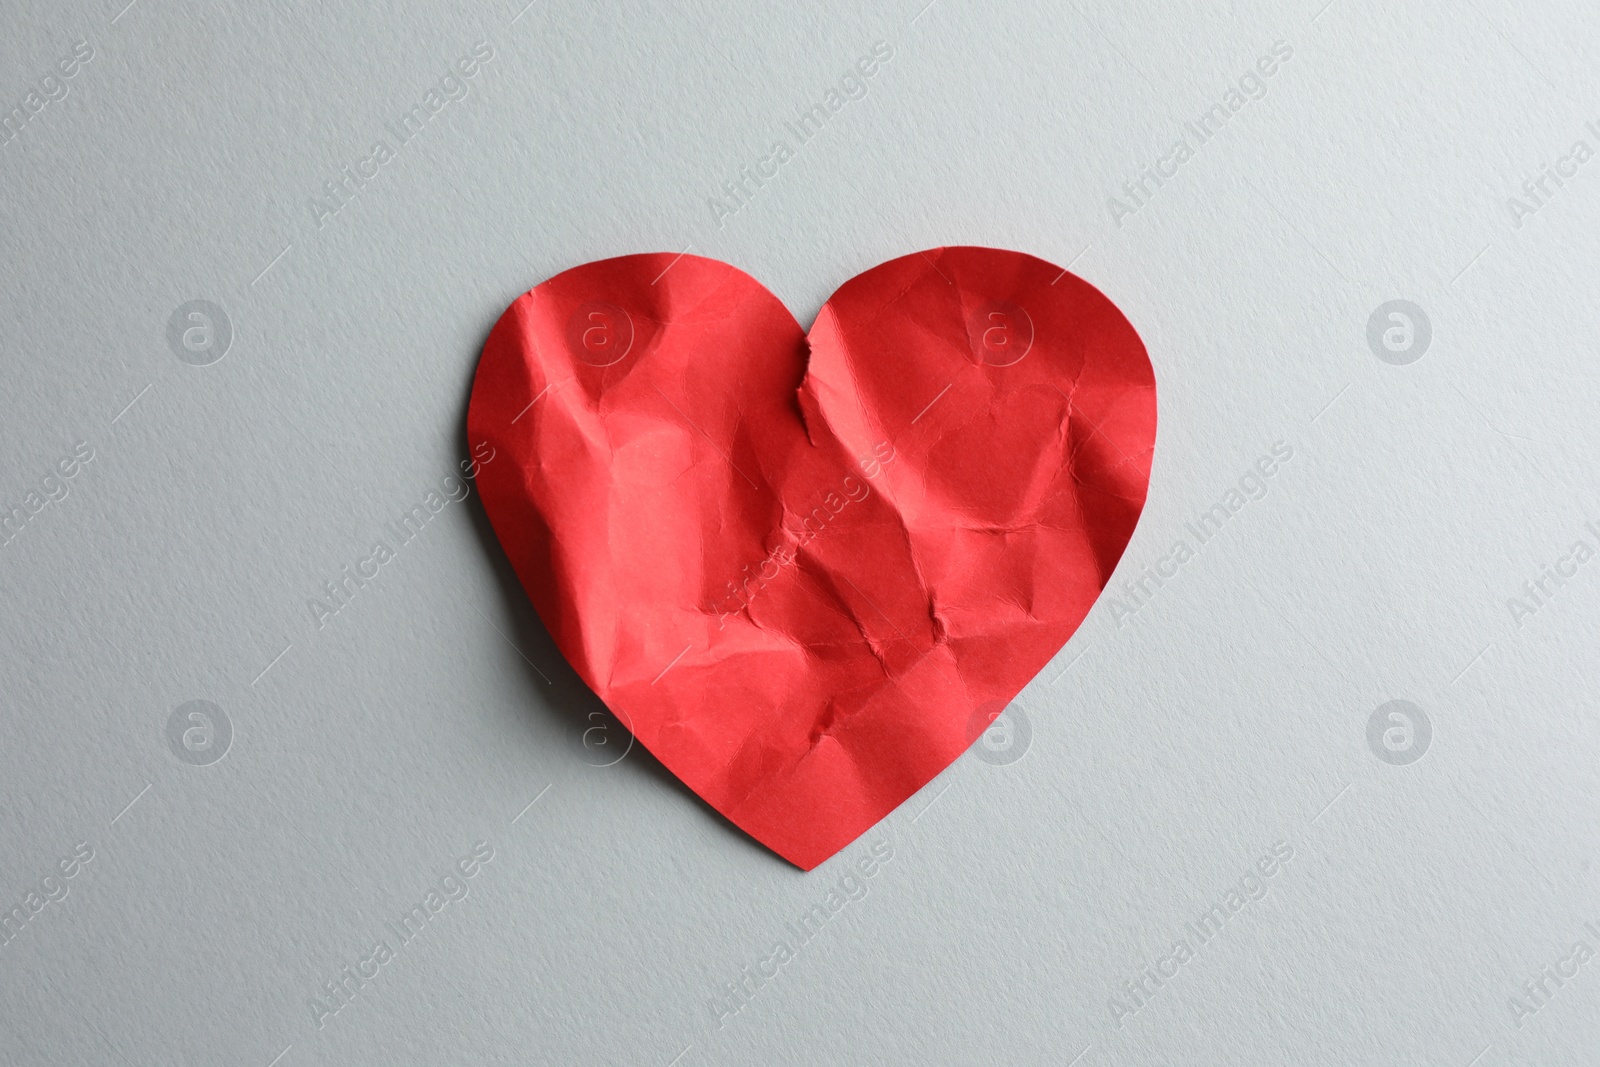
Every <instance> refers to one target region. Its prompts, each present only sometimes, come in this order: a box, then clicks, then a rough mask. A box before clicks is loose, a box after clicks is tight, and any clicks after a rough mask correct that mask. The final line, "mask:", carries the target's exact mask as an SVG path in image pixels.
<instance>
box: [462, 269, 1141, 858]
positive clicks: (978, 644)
mask: <svg viewBox="0 0 1600 1067" xmlns="http://www.w3.org/2000/svg"><path fill="white" fill-rule="evenodd" d="M467 430H468V435H469V438H470V440H471V442H472V443H473V444H477V443H479V442H483V441H487V442H489V443H490V444H492V445H493V447H494V449H495V452H496V456H497V457H504V458H497V459H496V462H495V463H493V464H491V465H486V466H485V467H484V468H483V471H482V472H481V474H480V475H479V479H478V486H479V489H480V491H481V493H482V495H483V501H484V506H485V508H486V509H487V511H488V514H489V518H490V520H491V521H492V523H493V525H494V529H495V532H496V534H497V535H498V536H499V539H500V543H501V544H502V545H503V546H504V547H505V550H506V553H507V555H508V556H509V557H510V559H511V562H512V564H513V565H514V567H515V568H516V571H517V574H518V576H519V577H520V578H521V580H522V584H523V586H524V588H526V590H527V591H528V595H529V596H530V597H531V598H532V600H533V603H534V605H535V607H536V608H537V609H538V612H539V615H540V617H541V618H542V619H543V620H544V623H545V625H546V626H547V627H548V628H549V630H550V633H551V635H552V637H553V638H554V639H555V642H556V645H557V646H558V647H559V648H560V649H561V651H562V653H563V654H564V655H565V656H566V657H567V659H568V661H569V662H570V663H571V664H572V666H573V668H574V669H575V670H576V671H577V672H578V674H579V675H580V676H581V677H582V678H583V680H584V681H585V682H587V683H588V684H589V686H590V687H591V688H593V689H594V691H595V692H596V693H597V694H599V696H600V698H601V699H602V700H604V701H605V702H606V704H607V705H608V706H610V707H611V708H612V710H613V711H615V712H616V713H617V715H618V717H619V718H620V719H621V720H622V721H623V722H624V723H625V724H627V725H628V726H629V728H630V729H632V730H633V732H634V734H635V736H636V737H637V739H638V740H639V742H640V743H642V744H643V745H645V746H646V747H647V748H649V750H650V751H651V752H652V753H654V754H655V756H656V757H657V758H658V759H660V761H661V762H662V763H663V764H665V765H666V766H667V767H668V768H669V769H670V770H671V771H672V772H673V773H674V774H676V775H677V776H678V777H679V778H680V779H682V780H683V781H684V782H685V783H686V784H687V785H688V786H689V787H690V788H692V789H693V790H694V791H695V792H696V793H698V794H699V795H700V796H702V797H704V798H705V800H706V801H707V802H708V803H710V804H711V805H712V806H714V807H715V808H716V809H717V810H718V811H720V812H722V814H724V815H726V816H727V817H728V818H729V819H731V820H732V821H733V822H734V823H736V824H737V825H738V826H740V827H742V828H743V829H744V830H745V831H746V832H748V833H749V834H751V835H752V836H754V837H755V838H756V839H758V840H759V841H761V842H762V843H764V844H765V845H767V847H769V848H771V849H772V850H773V851H775V852H777V853H778V854H779V855H781V856H783V857H785V858H786V859H788V860H790V861H791V862H793V863H794V864H796V865H797V866H799V867H801V868H803V869H806V870H809V869H811V868H812V867H814V866H816V865H817V864H819V863H821V862H822V861H823V860H825V859H827V858H828V857H829V856H831V855H833V853H835V852H837V851H838V850H839V849H841V848H843V847H844V846H845V845H847V844H849V843H850V842H851V841H852V840H853V839H855V838H856V837H857V836H858V835H860V834H861V833H863V832H864V831H866V830H867V829H868V828H870V827H871V826H872V825H873V824H874V823H875V822H877V821H878V820H879V819H881V818H883V816H885V815H887V814H888V813H889V812H891V811H893V810H894V808H895V807H896V806H897V805H899V804H900V803H901V801H903V800H905V799H906V798H907V797H909V796H910V795H911V794H912V793H914V792H915V791H917V790H918V789H920V788H921V787H922V786H924V785H926V784H927V783H928V782H929V781H930V780H931V779H933V778H934V777H935V776H936V775H938V774H939V772H940V771H942V770H944V768H945V767H947V766H948V765H949V764H950V762H951V761H952V760H954V759H955V758H956V757H957V756H959V755H961V753H962V752H963V751H964V750H965V749H966V748H967V747H968V745H969V744H970V743H971V742H972V741H973V739H974V737H975V736H976V732H977V731H976V730H975V729H974V727H973V725H972V724H973V723H974V721H975V715H976V716H977V718H976V721H977V722H978V723H979V724H980V726H981V725H983V724H986V723H987V720H988V718H992V713H993V711H998V710H999V709H1000V708H1002V707H1004V706H1005V705H1006V704H1007V703H1008V702H1009V701H1010V700H1011V699H1012V698H1013V697H1014V696H1015V695H1016V694H1017V692H1018V691H1019V690H1021V689H1022V687H1023V686H1024V685H1026V684H1027V683H1028V682H1029V681H1030V680H1031V679H1032V678H1033V677H1034V676H1035V675H1036V674H1038V673H1039V671H1040V670H1041V669H1042V668H1043V667H1044V666H1045V664H1046V663H1047V662H1049V660H1050V659H1051V658H1052V657H1053V656H1054V655H1055V654H1056V652H1057V651H1058V650H1060V648H1061V647H1062V645H1063V644H1065V643H1066V641H1067V639H1068V638H1069V637H1071V636H1072V633H1073V631H1074V630H1076V629H1077V627H1078V624H1079V623H1080V622H1081V621H1082V620H1083V618H1084V616H1085V614H1087V612H1088V611H1089V608H1090V607H1091V606H1092V605H1093V604H1094V602H1095V598H1096V597H1098V596H1099V594H1100V590H1101V589H1102V588H1103V587H1104V586H1105V584H1106V581H1107V579H1108V578H1109V576H1110V574H1111V572H1112V569H1113V568H1114V567H1115V566H1116V563H1117V560H1118V558H1119V557H1120V556H1121V554H1122V551H1123V548H1124V547H1125V546H1126V545H1127V542H1128V538H1129V537H1130V536H1131V535H1132V533H1133V528H1134V524H1135V523H1136V522H1137V520H1138V517H1139V512H1140V509H1141V508H1142V507H1143V504H1144V498H1145V490H1146V486H1147V484H1148V480H1149V473H1150V459H1151V451H1152V448H1153V446H1154V442H1155V430H1156V398H1155V380H1154V374H1153V372H1152V370H1151V367H1150V362H1149V359H1148V358H1147V356H1146V355H1145V350H1144V346H1143V345H1142V344H1141V342H1140V340H1139V337H1138V335H1137V334H1136V333H1135V332H1134V329H1133V327H1132V326H1131V325H1130V324H1129V323H1128V321H1127V319H1126V318H1124V317H1123V315H1122V314H1121V312H1119V311H1118V310H1117V308H1116V307H1115V306H1114V305H1113V304H1112V303H1111V302H1110V301H1109V300H1108V299H1106V297H1105V296H1104V295H1102V294H1101V293H1100V292H1099V291H1098V290H1096V289H1095V288H1094V287H1093V286H1091V285H1089V284H1088V283H1087V282H1084V281H1083V280H1081V279H1080V278H1078V277H1076V276H1074V275H1071V274H1068V273H1066V272H1065V271H1064V270H1062V269H1061V268H1059V267H1056V266H1053V265H1051V264H1049V263H1046V262H1044V261H1043V260H1039V259H1036V258H1034V257H1032V256H1028V255H1023V254H1021V253H1017V252H1007V251H1001V250H997V249H987V248H941V249H933V250H930V251H927V252H918V253H915V254H912V255H909V256H904V257H902V258H900V259H896V260H892V261H890V262H888V263H885V264H883V265H881V266H878V267H874V268H873V269H871V270H869V271H867V272H866V273H864V274H861V275H858V276H857V277H855V278H853V279H851V280H850V281H849V282H847V283H845V285H844V286H843V287H841V288H840V289H839V291H838V292H836V293H835V294H834V295H833V296H832V297H831V298H830V299H829V300H828V302H827V304H825V305H824V306H823V308H822V311H821V313H820V314H819V315H818V316H817V320H816V323H815V324H814V325H813V327H812V329H811V332H810V333H809V334H807V333H806V331H804V330H802V329H801V328H800V325H799V323H797V322H796V321H795V319H794V316H793V315H791V314H790V313H789V312H788V310H787V309H785V308H784V306H783V305H782V304H781V303H780V302H779V301H778V299H777V298H776V297H774V296H773V295H772V294H771V293H769V292H768V291H767V290H766V289H765V288H764V287H763V286H762V285H761V283H760V282H757V281H756V280H755V279H754V278H751V277H750V276H749V275H747V274H745V273H743V272H742V271H739V270H737V269H735V268H734V267H730V266H728V265H727V264H725V263H719V262H717V261H715V260H711V259H703V258H700V257H698V256H689V255H683V256H675V255H673V254H670V253H662V254H651V255H635V256H623V257H621V258H618V259H609V260H604V261H601V262H597V263H589V264H585V265H584V266H581V267H576V268H574V269H572V270H569V271H566V272H565V273H563V274H559V275H557V276H556V277H554V278H551V279H550V280H549V281H547V282H545V283H543V284H542V285H540V286H538V287H537V288H535V289H533V290H532V291H531V292H529V293H526V294H524V295H523V296H521V297H519V298H518V299H517V300H516V301H515V302H514V303H513V304H512V305H511V306H510V307H509V308H508V309H507V310H506V312H505V314H504V315H503V316H502V317H501V319H500V321H499V322H498V323H497V324H496V325H495V327H494V330H493V332H492V333H491V334H490V337H489V340H488V343H487V344H486V345H485V347H484V351H483V358H482V361H481V362H480V363H479V366H478V373H477V379H476V381H475V383H474V385H473V391H472V400H471V406H470V410H469V413H468V417H467ZM985 708H987V709H992V710H991V711H990V712H989V713H988V714H987V715H984V714H982V709H985Z"/></svg>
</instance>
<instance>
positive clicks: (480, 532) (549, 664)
mask: <svg viewBox="0 0 1600 1067" xmlns="http://www.w3.org/2000/svg"><path fill="white" fill-rule="evenodd" d="M484 337H485V338H487V337H488V333H487V331H486V332H485V334H484ZM481 347H482V346H481V345H480V346H479V348H480V350H481ZM476 366H477V363H476V360H474V363H473V367H474V370H476ZM471 397H472V383H471V381H468V382H467V384H466V388H465V389H464V391H463V394H462V398H461V413H460V415H459V416H458V418H457V419H456V427H457V430H456V440H458V441H463V442H465V441H467V407H468V404H469V402H470V401H471ZM467 454H468V455H469V456H470V455H471V445H470V443H469V444H468V447H467ZM467 514H468V515H469V516H471V523H472V529H473V532H474V533H475V534H476V535H477V538H478V541H479V542H480V543H481V544H482V545H483V550H484V557H485V558H486V559H488V560H489V562H490V566H491V568H492V569H493V571H494V574H495V578H496V579H497V582H496V584H497V585H498V587H499V590H500V599H501V601H502V603H501V605H478V609H479V610H480V611H482V612H483V613H484V615H485V616H487V617H488V618H490V619H491V620H494V623H493V625H495V626H501V627H503V628H508V629H509V637H510V639H511V641H512V642H513V643H514V644H515V645H516V648H517V651H518V652H519V653H520V654H521V656H520V658H522V659H523V660H524V666H525V668H526V669H525V670H524V671H523V672H522V675H523V677H524V679H525V680H526V684H527V693H528V697H529V699H528V702H527V705H528V708H529V714H530V715H541V714H542V715H549V716H551V717H552V718H553V719H555V720H556V721H557V722H558V723H559V725H560V727H561V729H562V730H563V731H565V732H567V733H568V735H569V736H570V737H571V738H572V745H571V747H570V748H568V749H567V750H566V752H565V753H563V758H568V759H572V760H574V761H576V762H581V763H587V764H588V765H589V766H593V767H597V768H604V769H612V768H616V769H618V770H619V771H620V773H623V774H643V775H647V776H648V777H649V778H651V779H652V780H654V781H655V782H656V783H657V784H659V785H661V786H663V787H664V788H665V791H666V792H667V793H668V795H670V796H674V797H681V798H683V799H686V800H688V801H689V802H691V803H692V804H693V805H694V806H695V807H697V808H698V809H699V810H700V811H701V812H702V813H703V814H705V815H706V816H707V817H708V818H707V822H708V823H709V824H711V825H714V826H716V827H717V828H718V830H719V831H720V832H721V833H722V834H723V835H725V836H726V837H727V838H728V839H729V840H732V841H736V842H737V843H738V845H739V846H740V847H742V848H745V849H747V850H748V851H749V852H751V853H752V854H754V855H760V856H762V857H764V858H765V859H766V860H768V861H770V862H771V863H772V864H773V865H774V866H776V867H782V868H784V869H787V870H793V869H794V868H793V867H791V866H790V865H789V864H788V863H787V862H785V861H784V860H783V859H782V858H781V857H779V856H778V855H776V854H775V853H773V852H771V851H770V850H768V849H767V848H765V847H763V846H762V845H761V844H760V842H758V841H756V840H755V839H753V838H751V837H750V836H749V835H748V834H746V833H745V832H744V831H743V830H740V829H739V828H738V827H737V826H735V825H734V824H733V823H732V822H730V821H729V820H728V819H727V817H726V816H724V815H723V814H722V813H721V812H719V811H718V810H717V809H716V808H714V807H712V806H711V805H710V804H708V803H706V802H705V801H704V800H703V799H701V797H700V795H699V794H697V793H696V792H695V791H694V790H692V789H690V788H689V787H688V786H686V785H684V784H683V782H682V781H681V780H679V778H678V777H677V775H675V774H673V773H672V772H671V771H669V770H668V769H667V768H666V767H665V766H663V765H662V763H661V761H660V760H658V759H656V758H655V756H653V755H652V754H651V753H650V750H649V749H647V748H645V747H644V746H643V745H641V744H639V743H638V742H637V741H636V740H635V739H634V738H633V736H632V735H631V734H630V733H627V732H626V731H627V727H626V724H623V723H621V722H620V721H619V720H618V718H617V717H616V715H614V714H613V713H612V711H611V709H610V708H608V707H607V706H606V704H605V702H604V701H603V700H601V699H600V698H599V697H598V696H596V695H595V693H594V690H592V689H590V688H589V687H588V686H587V685H585V684H584V682H583V680H582V679H581V678H579V677H578V675H577V673H576V672H575V671H573V669H572V667H571V666H570V665H569V664H568V663H567V661H566V657H564V656H563V655H562V654H561V652H560V650H559V649H557V648H556V645H555V641H554V640H552V639H551V637H550V632H549V631H548V630H546V629H545V626H544V623H543V622H542V621H541V620H540V618H539V613H538V612H536V611H535V610H534V608H533V604H532V603H531V602H530V601H529V600H528V594H527V592H526V591H525V590H524V589H523V588H522V582H521V581H520V580H519V579H518V578H517V573H516V571H515V570H513V569H512V566H511V561H510V560H509V559H507V558H506V554H505V549H504V548H502V547H501V545H500V539H499V538H498V537H497V536H496V535H495V532H494V527H493V526H492V525H491V524H490V522H489V515H488V513H487V512H486V511H484V508H483V502H482V500H481V499H480V497H479V495H478V494H477V493H473V494H472V495H471V497H470V498H469V500H468V503H467ZM508 623H509V627H507V626H506V624H508ZM497 637H498V635H497ZM496 639H497V638H496ZM535 664H537V666H536V665H535ZM596 731H600V732H599V733H598V734H597V733H596ZM591 738H593V739H594V741H595V742H596V743H594V744H591V743H590V739H591ZM600 744H605V745H607V746H610V745H615V746H617V748H616V750H615V751H620V752H623V753H625V755H623V756H617V755H615V754H614V752H613V751H611V750H602V749H601V748H600ZM585 752H592V753H594V754H595V758H594V760H593V761H591V760H588V759H585V758H584V757H583V753H585Z"/></svg>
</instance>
